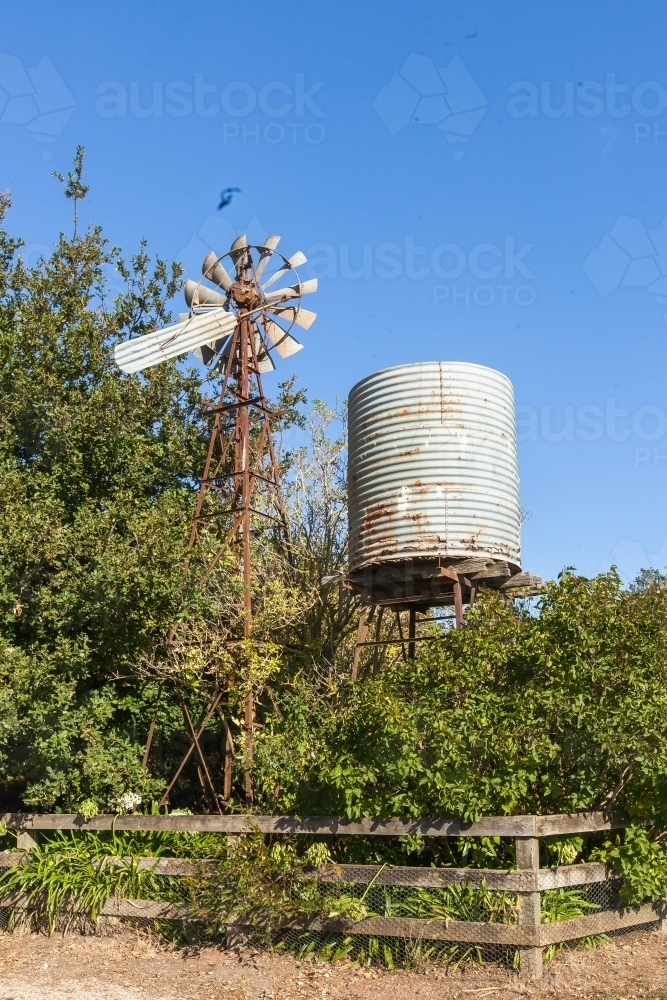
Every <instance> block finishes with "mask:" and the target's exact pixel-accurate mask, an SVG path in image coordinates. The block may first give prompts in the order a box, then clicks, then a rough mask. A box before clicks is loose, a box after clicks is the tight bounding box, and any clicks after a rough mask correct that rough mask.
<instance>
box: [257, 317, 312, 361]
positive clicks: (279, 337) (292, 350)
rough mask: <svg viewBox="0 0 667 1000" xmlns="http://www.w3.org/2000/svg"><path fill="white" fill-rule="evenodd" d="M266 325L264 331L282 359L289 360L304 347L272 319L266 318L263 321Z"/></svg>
mask: <svg viewBox="0 0 667 1000" xmlns="http://www.w3.org/2000/svg"><path fill="white" fill-rule="evenodd" d="M262 322H263V324H264V330H265V331H266V335H267V337H268V338H269V340H270V341H271V343H272V344H273V346H274V347H275V349H276V350H277V352H278V354H279V355H280V357H281V358H289V357H291V355H292V354H296V352H297V351H300V350H301V349H302V347H303V344H301V343H299V341H298V340H297V339H296V337H293V336H292V335H291V334H290V333H286V332H285V330H283V328H282V327H280V326H278V324H277V323H274V322H273V320H272V319H268V318H267V317H264V319H263V320H262Z"/></svg>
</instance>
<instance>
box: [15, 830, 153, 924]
mask: <svg viewBox="0 0 667 1000" xmlns="http://www.w3.org/2000/svg"><path fill="white" fill-rule="evenodd" d="M114 847H116V848H117V845H114V844H113V842H112V843H111V844H109V843H108V842H106V841H104V840H102V839H101V838H99V837H97V836H96V835H95V834H89V833H88V834H84V835H83V836H78V837H71V836H68V835H67V834H63V833H58V834H56V835H54V836H53V837H52V838H50V839H49V840H47V841H46V842H45V843H43V844H40V845H37V846H36V847H35V848H34V849H33V850H32V851H31V852H30V854H27V855H26V857H25V859H24V861H23V862H22V864H20V865H18V866H17V867H16V868H8V869H7V870H6V871H4V872H3V873H2V874H0V899H2V898H3V897H6V896H10V895H11V894H14V893H16V894H19V895H20V896H21V897H22V903H21V905H22V906H24V907H25V908H26V909H29V910H30V912H31V916H32V917H33V919H36V920H40V919H43V920H45V921H46V923H47V926H48V929H49V933H52V932H53V931H54V929H55V927H56V923H57V922H58V920H59V918H65V919H66V920H67V921H68V922H69V923H71V921H72V920H76V919H77V918H78V919H79V921H83V922H85V921H87V920H93V921H95V920H97V917H98V916H99V913H100V911H101V910H102V908H103V907H104V904H105V903H106V902H107V900H108V899H110V898H111V896H113V895H115V894H117V895H119V896H122V897H126V898H131V899H141V898H142V897H144V898H148V899H160V898H165V890H166V889H167V890H168V883H169V881H170V880H168V879H167V880H165V879H164V878H157V876H155V875H154V874H153V873H152V872H151V871H150V869H144V870H139V867H138V859H137V858H127V859H124V858H123V856H122V855H120V856H119V855H118V851H117V849H116V850H114ZM110 862H113V863H110ZM20 913H21V910H19V909H15V910H14V911H13V917H14V919H15V920H16V918H17V916H19V915H20Z"/></svg>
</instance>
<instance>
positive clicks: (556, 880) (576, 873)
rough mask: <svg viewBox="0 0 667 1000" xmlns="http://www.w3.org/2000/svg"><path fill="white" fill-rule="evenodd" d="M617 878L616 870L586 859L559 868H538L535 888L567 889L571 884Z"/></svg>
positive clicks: (542, 889) (584, 883) (543, 889)
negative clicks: (579, 862)
mask: <svg viewBox="0 0 667 1000" xmlns="http://www.w3.org/2000/svg"><path fill="white" fill-rule="evenodd" d="M614 878H619V875H618V873H617V872H615V871H614V870H613V868H610V867H609V866H607V865H601V864H598V863H597V862H596V861H586V862H584V863H582V864H579V865H562V866H561V867H560V868H540V870H539V871H538V872H537V889H538V890H539V891H540V892H544V891H545V890H547V889H567V888H568V887H569V886H572V885H592V884H593V883H594V882H608V881H609V880H610V879H614Z"/></svg>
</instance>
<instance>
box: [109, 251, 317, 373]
mask: <svg viewBox="0 0 667 1000" xmlns="http://www.w3.org/2000/svg"><path fill="white" fill-rule="evenodd" d="M279 242H280V237H279V236H268V237H267V238H266V240H265V241H264V243H263V244H249V243H248V242H247V239H246V237H245V235H241V236H239V237H237V238H236V239H235V240H234V242H233V243H232V245H231V247H230V248H229V250H228V251H227V252H226V253H225V254H222V255H220V256H219V255H218V254H217V253H216V252H215V250H211V252H210V253H209V254H208V255H207V256H206V258H205V260H204V263H203V265H202V275H201V277H200V278H199V280H198V281H194V280H193V279H191V278H190V279H188V280H187V281H186V282H185V286H184V294H185V301H186V304H187V306H188V309H189V312H188V313H186V314H184V315H181V316H180V317H179V322H178V323H175V324H173V325H171V326H168V327H165V328H164V329H163V330H158V331H156V332H155V333H150V334H145V335H144V336H142V337H136V338H133V339H132V340H129V341H126V342H125V343H123V344H119V345H118V346H117V347H116V355H115V356H116V362H117V364H118V366H119V367H120V368H121V369H122V370H123V371H125V372H128V373H133V372H139V371H143V370H144V369H146V368H150V367H151V366H153V365H157V364H159V363H160V362H161V361H167V360H170V359H173V358H177V357H180V356H181V355H182V354H186V353H187V352H188V351H190V352H192V354H194V356H195V357H196V358H197V360H198V361H200V362H201V363H202V364H204V365H206V367H208V368H211V369H212V370H213V371H216V369H217V371H218V372H220V371H226V372H227V373H228V374H229V375H234V374H236V369H237V368H238V364H239V357H238V351H239V350H240V344H237V343H236V342H235V339H236V340H238V339H239V338H238V337H237V338H235V333H237V332H238V327H239V324H240V322H241V321H242V320H246V321H247V322H248V324H249V327H250V336H249V338H245V339H246V340H247V341H248V343H247V344H246V347H245V350H246V352H247V353H248V360H249V362H250V363H251V367H252V368H256V369H257V370H258V371H259V372H260V373H264V372H268V371H273V370H274V369H275V361H274V358H273V353H275V354H276V355H277V356H278V357H280V358H283V359H284V358H288V357H291V356H292V355H293V354H296V353H297V352H298V351H300V350H301V349H302V347H303V344H302V343H301V341H300V340H298V339H297V338H296V337H295V336H294V335H293V334H292V332H291V331H292V328H293V327H294V326H295V325H296V326H298V327H301V329H304V330H308V329H309V328H310V326H311V325H312V324H313V322H314V321H315V319H316V316H317V314H316V313H314V312H311V310H309V309H305V308H303V306H302V305H301V299H302V298H303V296H304V295H309V294H311V293H312V292H315V291H316V290H317V278H311V279H309V280H307V281H301V280H300V279H299V275H298V273H297V268H298V267H301V266H302V265H303V264H305V263H306V262H307V258H306V256H305V254H304V253H302V252H301V251H300V250H298V251H297V252H296V253H294V254H292V256H291V257H285V256H284V255H283V254H282V253H280V251H279V250H278V249H277V246H278V243H279ZM265 272H266V273H268V277H267V278H265ZM282 279H286V280H290V279H292V282H291V284H288V285H281V284H280V283H281V280H282ZM276 285H280V287H274V286H276ZM230 355H231V362H230Z"/></svg>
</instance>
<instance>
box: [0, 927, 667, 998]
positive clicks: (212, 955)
mask: <svg viewBox="0 0 667 1000" xmlns="http://www.w3.org/2000/svg"><path fill="white" fill-rule="evenodd" d="M520 996H524V997H531V998H534V1000H547V998H549V1000H551V998H553V997H558V998H562V1000H568V998H577V1000H584V998H589V997H590V998H596V1000H597V998H601V1000H602V998H604V1000H633V998H635V997H636V998H639V997H642V998H643V997H646V998H652V1000H667V936H664V935H659V934H657V933H644V934H633V935H625V936H623V937H620V938H616V939H614V940H612V941H611V942H610V943H608V944H606V945H603V946H601V947H599V948H597V949H595V950H593V951H588V950H585V949H582V948H579V949H572V950H568V951H564V952H561V953H560V954H559V955H558V956H557V957H556V958H555V959H554V960H553V961H552V962H551V963H550V964H549V965H548V966H547V967H546V970H545V975H544V978H543V980H542V982H541V983H540V984H539V985H538V984H529V983H526V982H524V981H523V980H522V979H521V978H520V977H519V976H518V974H517V973H515V972H509V971H506V970H503V969H500V968H497V967H494V966H482V967H480V966H475V965H468V966H466V967H462V968H460V969H458V970H455V971H453V970H449V971H445V970H444V969H432V968H431V969H429V970H428V971H424V972H381V971H368V970H365V971H362V970H360V969H359V968H358V967H356V966H353V965H347V966H343V965H342V964H341V965H335V966H331V965H328V964H326V963H311V962H310V961H304V962H297V961H295V960H294V959H292V958H289V957H286V956H284V955H277V954H273V955H271V954H267V953H266V952H257V951H253V950H241V951H236V952H234V951H224V950H219V949H215V948H205V949H201V950H198V951H192V950H190V951H188V950H185V949H180V948H172V947H163V946H161V945H159V944H158V943H156V942H155V940H154V939H153V940H150V939H149V938H148V937H146V936H136V935H134V936H132V935H130V934H128V933H126V934H125V935H123V936H118V937H83V936H79V935H75V934H69V935H67V936H62V935H54V936H53V937H51V938H48V937H46V936H44V935H39V934H28V933H24V934H0V1000H84V998H85V1000H112V998H113V1000H195V998H196V1000H310V998H316V1000H436V998H438V1000H454V998H457V1000H486V998H489V1000H517V998H518V997H520Z"/></svg>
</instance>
